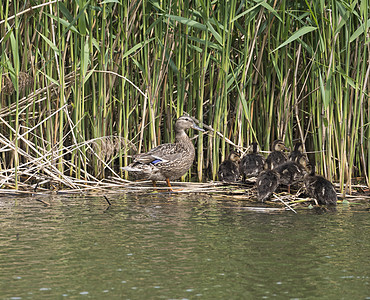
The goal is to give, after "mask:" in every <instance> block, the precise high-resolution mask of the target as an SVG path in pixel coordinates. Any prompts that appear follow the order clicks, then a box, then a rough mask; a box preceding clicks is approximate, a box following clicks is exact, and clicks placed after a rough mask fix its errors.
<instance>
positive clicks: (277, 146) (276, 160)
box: [266, 140, 289, 169]
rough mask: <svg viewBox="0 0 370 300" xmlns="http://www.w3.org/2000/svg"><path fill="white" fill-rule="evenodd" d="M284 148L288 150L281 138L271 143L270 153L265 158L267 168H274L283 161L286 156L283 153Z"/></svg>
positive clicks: (285, 159)
mask: <svg viewBox="0 0 370 300" xmlns="http://www.w3.org/2000/svg"><path fill="white" fill-rule="evenodd" d="M284 150H289V149H288V148H287V147H285V145H284V143H283V141H282V140H276V141H274V142H273V143H272V146H271V151H272V152H271V153H270V154H269V155H268V156H267V158H266V163H267V167H268V168H269V169H274V168H276V167H277V166H278V165H281V164H283V163H285V162H286V161H287V160H288V158H287V157H286V155H285V154H284V152H283V151H284Z"/></svg>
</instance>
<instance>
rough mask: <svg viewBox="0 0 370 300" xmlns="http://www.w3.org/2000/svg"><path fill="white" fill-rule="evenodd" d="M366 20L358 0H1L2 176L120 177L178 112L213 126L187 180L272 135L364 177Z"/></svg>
mask: <svg viewBox="0 0 370 300" xmlns="http://www.w3.org/2000/svg"><path fill="white" fill-rule="evenodd" d="M368 18H369V7H368V2H367V1H363V0H362V1H361V0H358V1H346V0H342V1H312V0H310V1H289V0H276V1H235V0H231V1H212V2H211V1H201V0H200V1H197V0H195V1H191V0H179V1H172V0H162V1H161V0H121V1H117V0H105V1H96V0H91V1H88V0H77V1H56V0H53V1H41V0H39V1H36V0H34V1H9V0H8V1H4V0H1V6H0V20H1V21H0V32H1V37H0V47H1V51H0V55H1V66H0V76H1V78H2V80H1V83H2V84H1V91H0V93H1V107H0V126H1V131H0V143H1V150H2V152H1V153H0V154H1V162H0V169H1V170H0V181H1V184H2V186H4V185H11V186H15V187H16V188H17V187H18V185H19V183H20V182H26V183H27V182H38V183H39V184H42V183H45V182H49V181H50V180H52V181H58V182H62V183H64V184H67V185H68V186H71V187H76V186H75V184H74V180H75V179H84V180H86V181H97V178H100V177H103V176H104V175H105V176H107V175H108V174H109V176H117V177H118V176H124V174H122V173H121V171H120V168H119V167H120V166H123V165H126V164H127V163H128V162H129V161H130V158H129V155H131V154H134V153H135V152H136V151H146V150H148V149H149V148H151V147H153V146H155V145H158V144H160V143H163V142H170V141H172V140H173V137H174V132H173V124H174V121H175V120H176V118H177V117H179V116H180V115H182V114H183V113H184V112H187V113H189V114H190V115H192V116H194V117H196V118H197V119H198V120H199V121H200V123H201V124H206V125H209V126H210V127H209V128H212V129H213V130H214V131H212V130H209V131H208V133H206V134H200V135H199V137H198V138H197V139H196V140H195V141H194V142H195V144H196V147H197V157H196V161H195V163H194V169H193V170H192V171H191V172H189V175H188V176H192V177H193V179H194V180H206V179H214V178H215V176H216V173H217V168H218V165H219V163H220V161H221V160H222V159H223V158H224V157H225V156H226V155H227V153H228V152H229V150H230V148H233V147H240V148H241V147H243V146H244V147H246V146H247V145H248V144H250V143H251V142H253V141H254V140H256V141H258V143H259V144H260V145H261V148H262V149H263V150H269V147H270V146H269V145H270V143H271V142H272V141H273V140H274V139H276V138H282V139H284V141H285V142H286V145H288V146H290V147H291V146H292V145H293V144H294V142H295V141H298V140H302V141H303V142H304V143H305V147H306V151H307V152H310V154H309V156H310V159H311V160H314V161H315V162H316V165H317V169H318V171H319V173H323V174H324V175H325V176H327V177H329V179H334V180H338V181H339V182H340V183H341V188H342V190H346V189H347V188H350V185H351V182H353V178H354V177H362V178H364V180H366V182H367V184H368V174H369V172H370V152H369V147H370V139H369V138H370V130H369V121H370V107H369V103H370V98H369V86H370V83H369V72H370V62H369V50H370V49H369V26H370V20H369V19H368ZM191 134H194V133H191Z"/></svg>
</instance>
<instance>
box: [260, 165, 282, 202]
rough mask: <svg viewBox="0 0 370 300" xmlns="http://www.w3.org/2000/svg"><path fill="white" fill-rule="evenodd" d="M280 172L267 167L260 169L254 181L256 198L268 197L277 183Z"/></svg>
mask: <svg viewBox="0 0 370 300" xmlns="http://www.w3.org/2000/svg"><path fill="white" fill-rule="evenodd" d="M279 180H280V174H279V173H278V172H276V171H275V170H270V169H268V168H267V165H266V169H265V170H264V171H262V172H261V173H260V174H259V175H258V177H257V181H256V186H257V196H258V200H260V201H262V202H263V201H265V200H267V199H269V198H270V196H271V195H272V193H273V192H275V190H276V189H277V187H278V185H279Z"/></svg>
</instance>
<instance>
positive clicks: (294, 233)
mask: <svg viewBox="0 0 370 300" xmlns="http://www.w3.org/2000/svg"><path fill="white" fill-rule="evenodd" d="M108 197H109V199H110V201H111V203H112V206H111V207H110V208H109V209H107V202H106V201H105V200H104V198H103V197H101V196H84V197H83V196H71V195H58V196H34V197H27V198H19V197H18V198H12V197H1V198H0V268H1V269H0V299H85V298H86V299H370V278H369V277H370V266H369V261H370V258H369V257H370V255H369V254H370V218H369V207H370V205H369V203H366V202H365V203H362V204H361V205H356V204H350V205H345V204H339V205H338V209H337V211H336V212H327V213H317V212H315V211H314V210H299V211H298V214H294V213H292V212H291V211H275V212H268V211H263V210H261V211H253V210H252V211H251V210H249V209H247V208H245V207H244V206H247V205H250V203H247V202H246V201H232V200H230V199H229V198H227V199H222V197H218V198H217V199H216V198H213V197H210V196H207V195H203V194H200V195H189V196H184V195H181V196H177V195H168V194H147V195H133V194H115V195H109V196H108ZM36 199H41V200H43V201H46V202H48V203H50V206H45V205H44V204H43V203H41V202H38V201H36Z"/></svg>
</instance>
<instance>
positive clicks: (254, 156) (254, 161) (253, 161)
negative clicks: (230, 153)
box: [240, 143, 265, 182]
mask: <svg viewBox="0 0 370 300" xmlns="http://www.w3.org/2000/svg"><path fill="white" fill-rule="evenodd" d="M251 149H252V152H251V153H247V154H246V155H244V156H243V158H242V160H241V161H240V173H241V174H242V176H243V181H244V182H245V179H246V178H247V177H254V176H258V174H259V173H261V172H262V171H263V166H264V164H265V158H264V157H263V156H262V155H261V154H258V145H257V143H252V145H251Z"/></svg>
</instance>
